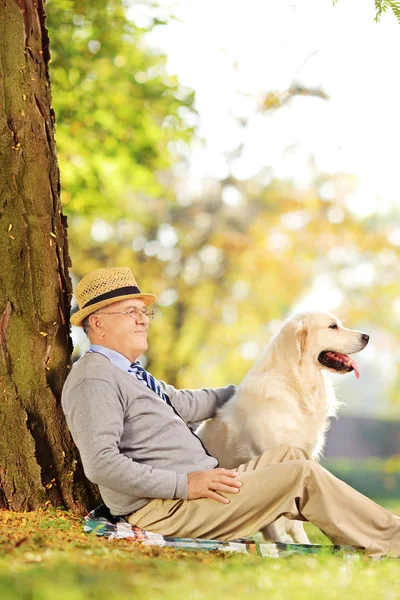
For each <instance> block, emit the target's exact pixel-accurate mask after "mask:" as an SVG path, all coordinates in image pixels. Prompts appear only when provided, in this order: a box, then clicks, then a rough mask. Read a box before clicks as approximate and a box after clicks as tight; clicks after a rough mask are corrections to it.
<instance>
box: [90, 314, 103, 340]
mask: <svg viewBox="0 0 400 600" xmlns="http://www.w3.org/2000/svg"><path fill="white" fill-rule="evenodd" d="M89 324H90V329H91V330H92V331H93V332H94V333H96V334H98V335H102V334H103V327H102V323H101V319H99V317H98V316H97V315H96V313H93V314H91V315H90V317H89Z"/></svg>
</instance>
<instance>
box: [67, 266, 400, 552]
mask: <svg viewBox="0 0 400 600" xmlns="http://www.w3.org/2000/svg"><path fill="white" fill-rule="evenodd" d="M76 297H77V301H78V306H79V311H78V312H76V313H75V314H74V315H73V316H72V317H71V322H72V323H73V324H74V325H77V326H80V327H83V328H84V330H85V332H86V333H87V335H88V337H89V340H90V344H91V345H90V350H89V351H88V352H87V353H86V354H85V355H84V356H83V357H82V358H81V359H80V360H79V361H78V362H77V363H76V364H75V365H74V367H73V368H72V371H71V373H70V374H69V376H68V378H67V381H66V383H65V386H64V390H63V395H62V404H63V408H64V412H65V415H66V418H67V422H68V425H69V428H70V430H71V433H72V436H73V439H74V441H75V443H76V445H77V447H78V449H79V452H80V455H81V458H82V463H83V467H84V470H85V473H86V475H87V477H88V478H89V479H90V480H91V481H92V482H93V483H95V484H98V486H99V489H100V493H101V495H102V498H103V500H104V502H105V504H106V505H107V506H108V507H109V509H110V510H111V513H112V514H113V515H115V516H122V515H123V516H125V517H126V518H127V520H128V521H129V522H130V523H131V524H132V525H136V526H138V527H141V528H142V529H148V530H150V531H154V532H156V533H161V534H163V535H171V536H182V537H199V538H214V539H221V540H233V539H235V538H238V537H244V536H248V535H250V534H253V533H255V532H257V531H259V530H260V529H262V528H263V527H265V526H266V525H268V524H269V523H272V522H273V521H275V520H276V519H277V518H279V517H280V516H281V515H285V516H286V517H288V518H293V519H299V520H303V521H310V522H312V523H314V524H315V525H316V526H317V527H319V529H321V530H322V531H323V532H324V533H325V535H327V536H328V537H329V538H330V539H331V540H332V541H333V542H334V543H337V544H349V545H353V546H358V547H361V548H363V549H364V550H365V552H366V553H367V554H369V555H374V556H381V555H388V554H391V555H393V556H399V555H400V520H399V519H398V518H397V517H395V516H394V515H392V514H391V513H390V512H388V511H386V510H385V509H383V508H382V507H380V506H379V505H377V504H375V503H374V502H372V500H369V499H368V498H366V497H365V496H363V495H362V494H360V493H358V492H357V491H355V490H354V489H353V488H351V487H349V486H348V485H347V484H345V483H344V482H342V481H340V480H339V479H337V478H336V477H334V476H333V475H332V474H330V473H329V472H328V471H326V470H325V469H324V468H323V467H321V466H320V465H319V464H317V463H315V462H314V461H312V460H310V459H309V458H308V457H307V455H305V453H304V452H303V451H302V450H300V449H298V448H290V447H283V448H277V449H275V450H272V451H267V452H265V453H263V454H262V455H261V456H259V457H258V458H256V459H254V460H250V461H249V462H247V463H245V464H242V465H238V466H237V469H236V470H235V471H234V470H228V469H221V468H218V462H217V459H216V458H214V457H213V456H211V455H210V454H209V453H208V452H207V449H206V448H205V447H204V446H203V444H202V442H201V440H200V439H199V438H198V437H197V436H196V434H195V433H194V432H193V430H192V429H191V428H190V424H191V423H196V422H198V421H202V420H203V419H208V418H210V417H212V416H213V415H215V412H216V410H217V408H218V407H219V406H221V405H222V404H224V402H226V401H227V400H228V399H229V398H230V397H231V396H232V394H233V393H234V391H235V386H233V385H230V386H228V387H225V388H218V389H201V390H176V389H175V388H174V387H172V386H170V385H167V384H166V383H164V382H160V381H157V380H156V379H155V378H154V377H153V376H152V375H151V374H150V373H148V372H147V371H145V370H144V369H143V368H142V367H141V366H140V364H139V362H138V360H137V359H138V357H139V356H140V355H142V354H143V353H144V352H145V351H146V349H147V333H148V327H149V322H150V319H151V317H152V316H153V312H152V310H151V309H150V308H149V307H150V306H151V305H152V304H153V302H154V301H155V300H156V297H155V296H154V295H153V294H148V293H142V292H141V291H140V290H139V288H138V286H137V283H136V281H135V278H134V276H133V274H132V272H131V271H130V269H129V268H128V267H115V268H106V269H98V270H96V271H93V272H92V273H89V274H88V275H86V276H85V277H84V278H83V279H82V280H81V281H80V283H79V284H78V286H77V288H76Z"/></svg>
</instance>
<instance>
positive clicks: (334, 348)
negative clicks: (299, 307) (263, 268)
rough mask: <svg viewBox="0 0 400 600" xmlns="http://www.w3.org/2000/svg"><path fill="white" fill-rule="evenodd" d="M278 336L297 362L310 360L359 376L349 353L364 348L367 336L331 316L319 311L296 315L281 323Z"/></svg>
mask: <svg viewBox="0 0 400 600" xmlns="http://www.w3.org/2000/svg"><path fill="white" fill-rule="evenodd" d="M280 335H281V336H282V341H284V345H285V347H286V348H290V349H289V352H290V354H291V357H292V358H293V359H294V360H297V362H298V363H301V362H304V363H306V362H307V363H310V362H312V363H314V364H315V365H316V366H318V367H319V368H320V369H327V370H329V371H333V372H335V373H342V374H344V373H349V372H350V371H354V372H355V374H356V377H359V370H358V367H357V363H356V362H355V360H354V359H353V358H351V357H350V356H349V355H350V354H355V353H356V352H360V350H362V349H363V348H365V346H366V345H367V344H368V340H369V335H367V334H366V333H362V332H361V331H355V330H353V329H346V327H343V325H342V324H341V322H340V321H339V319H338V318H337V317H335V316H334V315H332V314H330V313H326V312H319V311H318V312H317V311H315V312H305V313H301V314H298V315H296V316H295V317H293V318H292V319H290V320H289V321H287V322H286V323H285V325H284V326H283V328H282V330H281V333H280V334H278V337H279V336H280Z"/></svg>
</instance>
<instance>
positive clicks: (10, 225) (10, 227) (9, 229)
mask: <svg viewBox="0 0 400 600" xmlns="http://www.w3.org/2000/svg"><path fill="white" fill-rule="evenodd" d="M12 227H13V226H12V223H10V224H9V226H8V231H11V229H12Z"/></svg>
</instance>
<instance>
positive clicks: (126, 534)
mask: <svg viewBox="0 0 400 600" xmlns="http://www.w3.org/2000/svg"><path fill="white" fill-rule="evenodd" d="M113 521H114V522H111V520H109V519H107V518H105V517H99V516H97V515H96V513H95V511H92V512H91V513H89V514H88V515H87V516H86V517H85V524H84V532H85V533H95V534H96V535H97V536H101V537H104V538H106V539H109V540H112V539H128V540H132V542H136V543H138V544H140V545H143V546H158V547H168V548H177V549H179V550H196V551H213V552H226V553H241V554H249V555H257V556H264V557H269V558H281V557H285V556H291V555H293V554H336V553H341V554H344V555H350V554H351V555H356V554H357V553H358V550H357V549H356V548H354V547H352V546H335V545H317V544H310V545H306V544H282V543H280V542H263V541H262V542H260V541H257V540H254V539H252V538H241V539H238V540H235V541H233V542H224V541H221V540H204V539H200V538H179V537H170V536H165V535H161V534H159V533H152V532H151V531H145V530H143V529H139V528H138V527H134V526H133V525H130V523H128V521H126V520H125V519H123V518H118V519H113Z"/></svg>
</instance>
